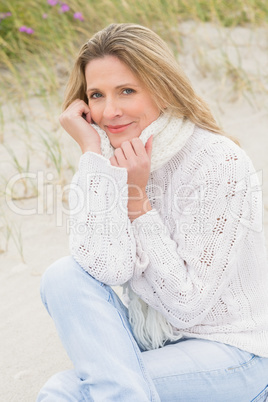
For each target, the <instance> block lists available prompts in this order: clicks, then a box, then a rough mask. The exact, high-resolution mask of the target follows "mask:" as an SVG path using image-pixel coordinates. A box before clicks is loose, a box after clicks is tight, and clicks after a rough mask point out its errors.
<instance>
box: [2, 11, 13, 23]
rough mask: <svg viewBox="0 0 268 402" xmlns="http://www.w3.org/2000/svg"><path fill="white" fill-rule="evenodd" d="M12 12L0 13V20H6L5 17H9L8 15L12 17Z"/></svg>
mask: <svg viewBox="0 0 268 402" xmlns="http://www.w3.org/2000/svg"><path fill="white" fill-rule="evenodd" d="M11 15H12V14H11V12H9V11H8V12H7V13H0V21H1V20H4V19H5V18H7V17H10V16H11Z"/></svg>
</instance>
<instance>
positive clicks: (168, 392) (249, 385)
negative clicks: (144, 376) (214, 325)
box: [142, 338, 268, 402]
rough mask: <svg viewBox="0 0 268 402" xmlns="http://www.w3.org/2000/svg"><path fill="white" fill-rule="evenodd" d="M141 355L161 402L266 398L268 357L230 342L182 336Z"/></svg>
mask: <svg viewBox="0 0 268 402" xmlns="http://www.w3.org/2000/svg"><path fill="white" fill-rule="evenodd" d="M142 356H143V359H144V362H145V364H146V365H147V368H148V370H149V373H150V375H151V377H152V379H153V381H154V384H155V386H156V389H157V392H158V394H159V396H160V399H161V401H162V402H173V401H178V402H179V401H183V402H185V401H187V402H194V401H198V402H202V401H204V402H208V401H211V402H237V401H239V402H251V401H253V400H254V401H255V399H254V398H256V397H257V396H258V398H259V399H256V401H265V396H264V395H265V393H266V391H267V389H266V391H265V388H266V387H267V385H268V359H265V358H261V357H258V356H255V355H253V354H251V353H248V352H244V351H242V350H240V349H238V348H235V347H233V346H229V345H225V344H223V343H219V342H212V341H208V340H204V339H196V338H182V339H181V340H180V341H178V342H176V343H172V344H170V345H167V346H165V347H163V348H161V349H156V350H151V351H146V352H143V353H142Z"/></svg>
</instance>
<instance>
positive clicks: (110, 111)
mask: <svg viewBox="0 0 268 402" xmlns="http://www.w3.org/2000/svg"><path fill="white" fill-rule="evenodd" d="M120 116H122V108H121V105H120V104H119V102H118V101H117V100H116V99H114V98H113V99H108V98H106V101H105V105H104V109H103V117H104V118H105V119H107V120H112V119H114V118H115V117H120Z"/></svg>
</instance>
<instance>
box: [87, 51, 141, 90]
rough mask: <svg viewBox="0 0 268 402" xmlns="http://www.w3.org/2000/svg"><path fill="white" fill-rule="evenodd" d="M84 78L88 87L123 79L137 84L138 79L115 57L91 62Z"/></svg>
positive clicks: (105, 57) (106, 57)
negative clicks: (95, 83)
mask: <svg viewBox="0 0 268 402" xmlns="http://www.w3.org/2000/svg"><path fill="white" fill-rule="evenodd" d="M85 77H86V81H87V83H88V85H89V84H90V83H93V82H104V81H107V80H109V81H110V80H115V79H120V80H121V79H123V78H128V80H130V79H131V80H133V81H135V82H138V81H139V79H138V77H137V76H136V75H135V74H134V73H133V72H132V71H131V69H130V68H129V67H128V66H127V65H126V64H125V63H123V62H122V61H121V60H119V59H118V57H116V56H111V55H109V56H104V57H102V58H98V59H93V60H91V61H90V62H89V63H88V64H87V65H86V68H85Z"/></svg>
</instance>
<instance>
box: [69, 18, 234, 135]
mask: <svg viewBox="0 0 268 402" xmlns="http://www.w3.org/2000/svg"><path fill="white" fill-rule="evenodd" d="M107 55H112V56H116V57H117V58H118V59H119V60H120V61H122V62H123V63H125V64H126V65H127V66H128V67H129V68H130V70H131V71H132V72H133V73H134V74H135V75H136V76H137V77H138V78H139V79H140V80H141V82H143V84H144V85H145V86H146V87H147V88H148V90H149V91H150V93H151V95H152V98H153V99H154V101H155V102H156V104H157V105H158V107H159V108H160V110H161V111H164V109H165V108H167V109H168V110H169V111H170V112H171V113H172V114H173V115H175V116H178V117H182V116H185V117H187V118H189V119H190V120H191V121H192V122H193V123H195V124H196V125H198V126H199V127H202V128H204V129H208V130H210V131H213V132H214V133H218V134H225V133H224V132H223V131H222V130H221V128H220V127H219V126H218V125H217V123H216V121H215V119H214V117H213V116H212V113H211V111H210V109H209V107H208V105H207V104H206V102H205V101H204V100H203V99H202V98H201V97H199V96H198V95H197V94H196V93H195V91H194V89H193V88H192V86H191V83H190V81H189V79H188V78H187V77H186V75H185V74H184V72H183V71H182V69H181V67H180V66H179V64H178V62H177V60H176V59H175V57H174V55H173V53H172V52H171V51H170V49H169V48H168V46H167V44H166V43H165V41H164V40H162V39H161V38H160V37H159V36H158V35H157V34H156V33H155V32H153V31H152V30H150V29H149V28H146V27H143V26H140V25H135V24H128V23H124V24H111V25H109V26H108V27H106V28H104V29H103V30H101V31H99V32H97V33H96V34H95V35H94V36H93V37H92V38H91V39H89V40H88V41H87V42H86V43H85V44H84V45H83V46H82V47H81V49H80V51H79V54H78V56H77V59H76V61H75V64H74V68H73V70H72V72H71V75H70V78H69V81H68V84H67V88H66V92H65V99H64V103H63V109H64V110H65V109H66V108H67V107H68V106H69V105H70V104H71V103H72V102H73V101H74V100H75V99H82V100H84V101H85V102H86V103H88V99H87V95H86V80H85V68H86V65H87V64H88V63H89V62H90V61H91V60H93V59H97V58H102V57H104V56H107ZM163 105H164V106H163ZM234 141H235V140H234Z"/></svg>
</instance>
